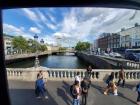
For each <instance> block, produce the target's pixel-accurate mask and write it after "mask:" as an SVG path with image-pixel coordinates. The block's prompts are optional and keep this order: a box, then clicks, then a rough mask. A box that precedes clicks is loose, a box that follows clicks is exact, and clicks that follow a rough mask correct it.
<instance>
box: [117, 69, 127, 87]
mask: <svg viewBox="0 0 140 105" xmlns="http://www.w3.org/2000/svg"><path fill="white" fill-rule="evenodd" d="M121 80H122V81H123V83H122V86H123V87H124V85H125V74H124V70H123V68H121V70H120V71H119V80H118V84H117V85H118V86H119V85H120V82H121Z"/></svg>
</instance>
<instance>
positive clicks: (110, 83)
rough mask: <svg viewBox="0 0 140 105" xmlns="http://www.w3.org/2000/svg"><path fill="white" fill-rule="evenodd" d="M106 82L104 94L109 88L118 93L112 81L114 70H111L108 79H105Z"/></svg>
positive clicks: (115, 93)
mask: <svg viewBox="0 0 140 105" xmlns="http://www.w3.org/2000/svg"><path fill="white" fill-rule="evenodd" d="M106 83H107V87H106V89H105V91H104V94H105V95H107V94H108V92H109V90H111V91H112V92H113V94H114V95H118V93H117V86H116V84H115V81H114V72H112V73H111V75H109V77H108V79H107V80H106Z"/></svg>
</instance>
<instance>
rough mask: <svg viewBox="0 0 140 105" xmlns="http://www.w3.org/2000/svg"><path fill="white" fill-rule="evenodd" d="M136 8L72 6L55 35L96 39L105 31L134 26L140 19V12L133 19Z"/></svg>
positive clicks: (71, 38)
mask: <svg viewBox="0 0 140 105" xmlns="http://www.w3.org/2000/svg"><path fill="white" fill-rule="evenodd" d="M133 13H134V10H130V9H113V8H72V9H71V10H70V12H69V13H65V14H64V20H63V21H62V23H61V29H60V30H59V31H57V32H56V33H55V34H54V35H55V36H59V37H64V36H65V35H67V36H69V37H70V40H75V41H78V40H81V41H87V40H90V41H92V40H94V39H96V38H97V37H98V35H99V34H101V33H103V32H117V31H119V30H120V29H121V28H122V27H132V26H133V25H134V23H135V22H139V21H140V18H139V17H140V12H139V13H137V14H136V17H135V19H134V20H133V21H129V18H130V17H131V16H132V15H133Z"/></svg>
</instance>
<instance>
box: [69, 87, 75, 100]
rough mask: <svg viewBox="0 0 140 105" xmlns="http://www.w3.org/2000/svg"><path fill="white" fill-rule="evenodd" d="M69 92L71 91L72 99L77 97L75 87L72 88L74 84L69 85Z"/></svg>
mask: <svg viewBox="0 0 140 105" xmlns="http://www.w3.org/2000/svg"><path fill="white" fill-rule="evenodd" d="M70 93H71V95H72V97H73V98H74V99H76V98H77V91H76V89H75V88H74V85H71V86H70Z"/></svg>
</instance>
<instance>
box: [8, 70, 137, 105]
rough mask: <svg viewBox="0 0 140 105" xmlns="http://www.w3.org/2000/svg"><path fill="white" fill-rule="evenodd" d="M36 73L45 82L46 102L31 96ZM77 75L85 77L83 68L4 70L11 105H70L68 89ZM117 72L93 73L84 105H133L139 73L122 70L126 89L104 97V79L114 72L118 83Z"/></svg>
mask: <svg viewBox="0 0 140 105" xmlns="http://www.w3.org/2000/svg"><path fill="white" fill-rule="evenodd" d="M39 70H42V71H43V76H44V78H45V79H47V86H46V88H47V94H48V97H49V99H37V98H36V97H35V94H34V85H35V80H36V75H37V73H38V72H39ZM77 71H79V72H80V77H81V78H83V77H84V76H85V75H86V72H85V70H84V69H55V68H46V67H38V68H34V67H32V68H7V76H8V82H9V92H10V97H11V102H12V105H27V104H29V105H46V104H47V105H72V104H71V103H72V97H71V95H70V92H69V87H70V85H71V84H72V83H73V81H74V77H75V75H76V73H77ZM118 71H119V70H103V69H100V70H96V69H95V70H93V72H92V76H91V80H92V85H91V88H90V90H89V95H88V101H87V102H88V104H87V105H112V104H113V105H136V97H137V93H136V91H134V87H135V86H136V84H137V83H138V82H139V80H140V70H125V78H126V87H125V88H122V87H119V88H118V96H113V95H112V94H111V93H110V94H109V95H107V96H106V95H104V94H103V91H104V89H105V87H106V84H105V82H104V81H105V80H106V78H107V76H108V75H109V74H110V73H111V72H114V73H115V81H116V82H117V81H118Z"/></svg>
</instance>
